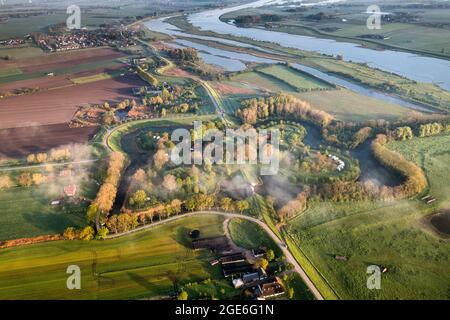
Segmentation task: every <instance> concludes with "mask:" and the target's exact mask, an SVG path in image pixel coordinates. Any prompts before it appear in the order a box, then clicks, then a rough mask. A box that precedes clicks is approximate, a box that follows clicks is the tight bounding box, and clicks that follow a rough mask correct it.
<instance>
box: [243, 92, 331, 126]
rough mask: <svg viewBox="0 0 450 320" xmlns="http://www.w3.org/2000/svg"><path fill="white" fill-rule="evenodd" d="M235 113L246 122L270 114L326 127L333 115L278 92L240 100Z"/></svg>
mask: <svg viewBox="0 0 450 320" xmlns="http://www.w3.org/2000/svg"><path fill="white" fill-rule="evenodd" d="M236 115H237V116H238V117H239V118H240V119H241V120H242V121H243V122H244V123H248V124H255V123H256V121H257V120H258V119H265V118H268V117H271V116H275V117H283V118H295V119H309V120H312V121H314V122H315V123H317V124H319V125H321V126H323V127H326V126H328V125H329V124H330V123H331V122H332V121H333V119H334V118H333V116H332V115H330V114H328V113H327V112H325V111H322V110H318V109H314V108H313V107H311V105H310V104H309V103H308V102H306V101H303V100H300V99H298V98H295V97H293V96H291V95H285V94H279V95H277V96H272V97H268V98H264V97H262V98H259V99H250V100H244V101H243V102H242V107H241V108H240V109H238V110H237V111H236Z"/></svg>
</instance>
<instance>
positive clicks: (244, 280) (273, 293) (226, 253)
mask: <svg viewBox="0 0 450 320" xmlns="http://www.w3.org/2000/svg"><path fill="white" fill-rule="evenodd" d="M192 246H193V248H194V250H199V249H209V250H212V251H213V252H215V253H216V254H217V258H216V259H214V260H212V261H210V264H211V266H217V265H220V266H221V268H222V273H223V276H224V277H225V278H226V279H230V281H231V283H232V284H233V286H234V287H235V288H236V289H242V290H247V291H248V292H250V293H251V294H252V296H253V298H255V299H258V300H264V299H269V298H274V297H278V296H281V295H283V294H284V293H285V288H284V286H283V284H282V283H281V280H280V279H279V278H278V277H274V276H269V275H268V274H267V273H266V271H265V270H264V269H263V268H261V267H259V266H256V265H255V261H256V260H257V259H258V258H261V257H263V256H264V255H265V254H266V253H267V250H266V249H265V248H260V249H258V250H248V251H239V252H236V251H234V250H232V249H231V247H230V245H229V242H228V238H227V237H225V236H220V237H213V238H202V239H198V240H194V241H193V242H192Z"/></svg>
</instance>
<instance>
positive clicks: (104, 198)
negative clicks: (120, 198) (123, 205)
mask: <svg viewBox="0 0 450 320" xmlns="http://www.w3.org/2000/svg"><path fill="white" fill-rule="evenodd" d="M124 164H125V157H124V155H123V154H122V153H120V152H113V153H112V154H111V156H110V158H109V162H108V170H107V175H106V179H105V181H104V183H103V184H102V185H101V186H100V189H99V191H98V193H97V196H96V198H95V200H94V201H93V204H94V205H95V206H96V207H97V209H98V210H99V213H100V214H101V215H102V216H103V217H105V216H107V215H108V214H109V212H110V211H111V209H112V207H113V205H114V200H115V199H116V194H117V187H118V185H119V181H120V177H121V172H122V170H123V167H124Z"/></svg>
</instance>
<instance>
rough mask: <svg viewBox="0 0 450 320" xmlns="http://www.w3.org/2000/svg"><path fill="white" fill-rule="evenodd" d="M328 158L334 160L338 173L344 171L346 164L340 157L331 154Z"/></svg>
mask: <svg viewBox="0 0 450 320" xmlns="http://www.w3.org/2000/svg"><path fill="white" fill-rule="evenodd" d="M328 158H330V159H331V160H333V161H334V162H335V163H336V164H337V168H336V170H337V171H338V172H341V171H342V170H344V169H345V162H344V161H342V160H341V159H339V157H337V156H335V155H332V154H329V155H328Z"/></svg>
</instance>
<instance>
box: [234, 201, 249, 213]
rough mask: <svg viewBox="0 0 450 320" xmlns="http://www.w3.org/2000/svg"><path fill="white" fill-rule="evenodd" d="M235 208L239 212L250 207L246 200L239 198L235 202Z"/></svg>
mask: <svg viewBox="0 0 450 320" xmlns="http://www.w3.org/2000/svg"><path fill="white" fill-rule="evenodd" d="M236 208H237V209H238V211H239V212H240V213H242V212H244V211H245V210H248V209H249V208H250V204H249V203H248V201H247V200H240V201H238V202H236Z"/></svg>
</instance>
